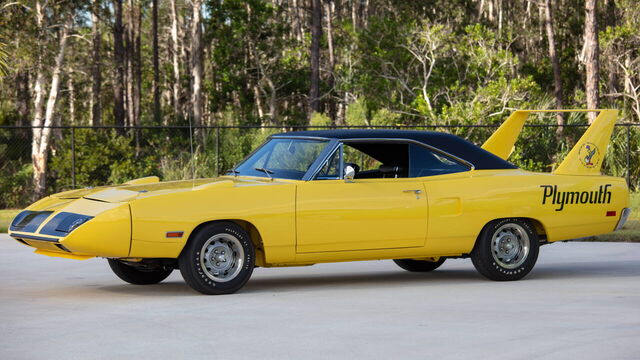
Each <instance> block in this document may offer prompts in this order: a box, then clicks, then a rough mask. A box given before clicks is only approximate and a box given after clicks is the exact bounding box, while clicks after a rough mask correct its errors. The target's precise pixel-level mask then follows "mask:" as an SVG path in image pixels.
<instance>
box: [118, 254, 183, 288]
mask: <svg viewBox="0 0 640 360" xmlns="http://www.w3.org/2000/svg"><path fill="white" fill-rule="evenodd" d="M108 261H109V266H110V267H111V270H113V272H114V273H115V274H116V275H117V276H118V277H119V278H120V279H122V280H124V281H126V282H128V283H130V284H134V285H151V284H157V283H159V282H161V281H162V280H164V279H166V278H167V277H168V276H169V275H171V272H173V269H171V268H169V269H167V268H163V267H158V268H143V267H137V266H135V265H133V264H132V265H129V264H127V263H125V262H123V261H120V260H116V259H108Z"/></svg>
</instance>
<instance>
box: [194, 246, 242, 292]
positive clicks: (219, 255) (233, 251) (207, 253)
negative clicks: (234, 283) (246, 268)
mask: <svg viewBox="0 0 640 360" xmlns="http://www.w3.org/2000/svg"><path fill="white" fill-rule="evenodd" d="M243 264H244V249H243V248H242V244H241V243H240V240H238V239H237V238H236V237H235V236H233V235H230V234H217V235H214V236H212V237H210V238H209V239H208V240H207V241H205V243H204V245H203V246H202V250H201V251H200V266H201V267H202V270H203V271H204V273H205V274H206V275H207V276H208V277H209V278H210V279H211V280H214V281H217V282H226V281H230V280H232V279H234V278H235V277H236V276H238V274H239V273H240V270H242V265H243Z"/></svg>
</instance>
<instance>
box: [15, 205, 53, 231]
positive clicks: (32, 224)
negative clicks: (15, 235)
mask: <svg viewBox="0 0 640 360" xmlns="http://www.w3.org/2000/svg"><path fill="white" fill-rule="evenodd" d="M52 212H53V211H29V210H25V211H22V212H20V213H19V214H18V215H16V217H15V218H14V219H13V221H12V222H11V226H10V227H9V230H11V231H23V232H35V231H36V230H38V228H39V227H40V224H42V222H43V221H45V220H46V219H47V218H48V217H49V215H51V213H52Z"/></svg>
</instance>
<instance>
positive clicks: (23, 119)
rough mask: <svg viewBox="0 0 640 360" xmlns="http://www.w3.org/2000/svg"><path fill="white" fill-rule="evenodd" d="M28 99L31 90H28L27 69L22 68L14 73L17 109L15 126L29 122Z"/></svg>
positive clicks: (29, 99)
mask: <svg viewBox="0 0 640 360" xmlns="http://www.w3.org/2000/svg"><path fill="white" fill-rule="evenodd" d="M30 101H31V92H30V91H29V71H27V70H22V71H20V72H18V73H17V74H16V110H17V111H18V119H17V120H16V126H22V125H26V124H27V123H29V116H30V113H29V102H30Z"/></svg>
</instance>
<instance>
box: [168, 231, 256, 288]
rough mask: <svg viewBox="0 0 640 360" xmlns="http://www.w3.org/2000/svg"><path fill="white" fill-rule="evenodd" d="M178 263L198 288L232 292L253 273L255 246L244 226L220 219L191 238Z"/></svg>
mask: <svg viewBox="0 0 640 360" xmlns="http://www.w3.org/2000/svg"><path fill="white" fill-rule="evenodd" d="M234 239H235V240H234ZM214 253H215V254H214ZM201 255H202V256H201ZM227 260H228V262H227ZM218 261H219V262H218ZM178 264H179V266H180V273H182V277H183V278H184V281H185V282H186V283H187V284H188V285H189V286H191V287H192V288H193V289H194V290H196V291H199V292H201V293H203V294H206V295H222V294H231V293H234V292H236V291H238V290H239V289H240V288H242V287H243V286H244V284H246V283H247V281H248V280H249V278H250V277H251V274H252V273H253V268H254V266H255V250H254V248H253V244H252V243H251V238H250V237H249V234H248V233H247V232H246V231H245V230H244V229H243V228H242V227H240V226H239V225H237V224H235V223H232V222H228V221H224V222H216V223H211V224H208V225H205V226H204V227H202V228H201V229H199V230H198V231H197V233H195V234H194V235H193V236H192V237H191V238H190V239H189V242H188V243H187V245H186V246H185V248H184V250H182V254H180V258H179V259H178ZM226 267H228V268H226Z"/></svg>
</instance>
